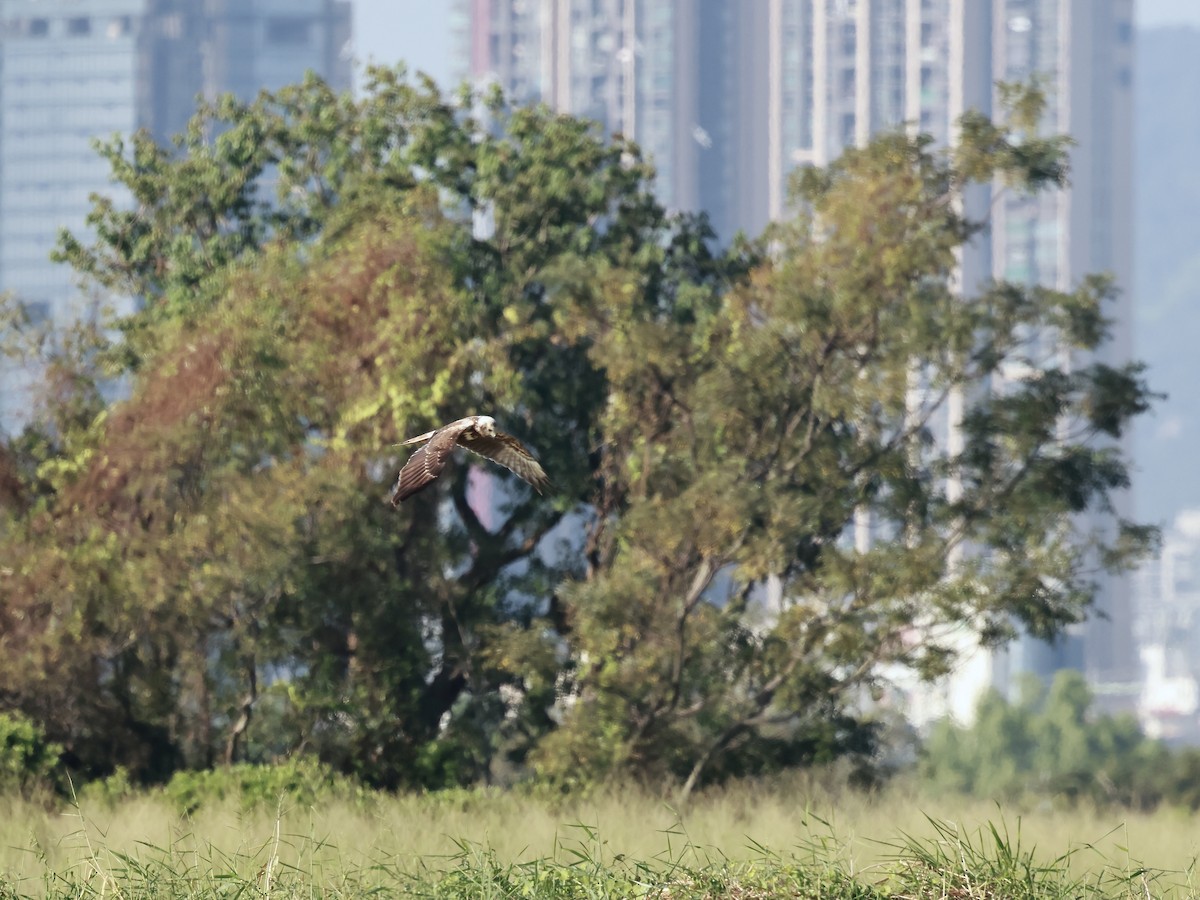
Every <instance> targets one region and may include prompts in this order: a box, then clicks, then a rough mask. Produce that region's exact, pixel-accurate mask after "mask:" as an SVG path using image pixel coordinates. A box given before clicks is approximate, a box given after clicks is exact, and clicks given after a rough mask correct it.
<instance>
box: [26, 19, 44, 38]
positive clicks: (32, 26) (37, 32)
mask: <svg viewBox="0 0 1200 900" xmlns="http://www.w3.org/2000/svg"><path fill="white" fill-rule="evenodd" d="M25 33H26V34H27V35H29V36H30V37H45V36H46V35H48V34H49V33H50V20H49V19H30V20H29V21H28V22H26V23H25Z"/></svg>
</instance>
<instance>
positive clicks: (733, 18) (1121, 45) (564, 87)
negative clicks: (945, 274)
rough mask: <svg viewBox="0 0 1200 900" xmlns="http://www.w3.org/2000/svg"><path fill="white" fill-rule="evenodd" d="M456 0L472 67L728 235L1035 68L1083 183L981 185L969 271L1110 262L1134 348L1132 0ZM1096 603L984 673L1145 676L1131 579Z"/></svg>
mask: <svg viewBox="0 0 1200 900" xmlns="http://www.w3.org/2000/svg"><path fill="white" fill-rule="evenodd" d="M455 13H456V19H457V23H456V27H457V32H458V41H459V60H460V73H459V74H461V75H463V76H466V77H470V78H472V79H474V80H476V81H480V80H486V79H492V80H495V81H496V82H498V83H499V84H500V85H501V86H502V87H503V88H504V89H505V90H506V91H507V92H508V93H509V94H510V96H512V97H514V98H516V99H517V100H522V101H530V100H540V101H544V102H546V103H549V104H550V105H552V106H554V107H555V108H558V109H560V110H563V111H567V112H572V113H576V114H581V115H588V116H592V117H594V118H596V119H597V120H599V121H600V122H601V123H602V124H603V126H604V127H605V128H606V129H607V130H609V131H611V132H618V131H619V132H623V133H624V134H626V135H627V136H630V137H633V138H634V139H636V140H637V141H638V142H639V143H640V144H641V146H642V148H643V150H644V151H645V152H646V153H647V155H648V156H649V157H650V158H651V160H652V161H653V162H654V163H655V165H656V167H657V169H658V173H659V182H658V191H659V196H660V199H661V200H662V201H663V202H664V204H666V205H667V206H668V207H670V208H674V209H703V210H705V211H707V212H708V213H709V214H710V216H711V218H712V220H713V224H714V226H715V227H716V229H717V232H718V234H719V235H720V236H721V238H723V239H728V238H730V237H731V236H732V234H733V232H734V230H735V229H737V228H743V229H745V230H746V231H747V232H749V233H757V232H759V231H760V230H761V229H762V227H763V226H764V225H765V224H766V223H767V222H768V221H769V220H771V219H775V218H779V217H781V216H783V215H784V214H785V213H786V208H787V182H788V177H789V175H790V173H791V172H792V171H793V170H794V169H795V168H796V167H798V166H803V165H810V164H815V165H822V164H825V163H827V162H829V161H830V160H832V159H833V158H834V157H836V156H837V155H838V154H839V153H840V152H841V150H842V149H843V148H845V147H847V146H851V145H854V144H862V143H865V142H866V141H867V140H868V139H869V138H870V137H871V135H873V134H875V133H877V132H879V131H880V130H882V129H889V128H899V127H908V128H912V129H919V130H920V131H923V132H926V133H929V134H931V135H932V136H933V137H934V139H935V140H936V141H937V142H939V143H943V144H945V143H948V142H950V141H952V140H953V138H954V128H955V122H956V121H957V119H958V118H959V116H961V114H962V113H963V112H964V111H966V110H968V109H972V108H974V109H978V110H981V111H983V112H985V113H989V114H996V113H998V112H999V104H998V90H997V88H996V82H998V81H1008V82H1013V81H1027V80H1029V79H1030V78H1033V77H1037V78H1039V79H1040V80H1041V83H1042V85H1043V86H1044V88H1045V90H1046V94H1047V99H1048V106H1047V110H1046V118H1045V122H1044V126H1043V127H1044V129H1045V131H1046V132H1047V133H1062V132H1065V133H1068V134H1070V135H1071V136H1072V137H1073V138H1074V139H1075V141H1076V146H1075V147H1074V148H1073V150H1072V154H1071V184H1070V186H1069V187H1068V188H1067V189H1066V190H1063V191H1060V192H1056V193H1046V194H1042V195H1039V196H1037V197H1029V196H1026V195H1023V194H1021V193H1020V192H1012V191H1006V190H1003V189H1000V188H996V189H994V190H993V189H992V188H991V187H988V186H982V187H978V188H976V189H973V190H972V191H971V192H969V193H968V194H967V196H966V197H964V200H963V202H964V204H965V206H966V210H967V212H968V214H974V215H976V216H984V215H987V214H989V213H990V217H991V226H990V228H989V229H988V231H987V232H986V233H985V234H983V235H981V236H979V237H978V238H977V239H976V240H975V241H974V242H973V243H972V244H971V245H970V246H969V247H967V248H965V249H964V251H963V253H962V256H961V259H960V265H959V270H958V273H957V279H958V281H959V284H960V287H961V289H962V290H964V291H968V292H969V291H971V290H973V289H974V288H975V287H976V286H978V285H979V284H981V283H982V282H984V281H986V280H988V279H990V278H993V277H994V278H1003V279H1008V280H1011V281H1015V282H1020V283H1025V284H1041V285H1045V286H1048V287H1052V288H1060V289H1069V288H1072V287H1074V286H1076V285H1077V284H1078V283H1079V281H1080V279H1081V278H1082V277H1083V276H1084V275H1086V274H1089V273H1094V272H1110V273H1112V274H1113V275H1114V276H1115V279H1116V283H1117V285H1118V288H1119V289H1121V290H1122V291H1125V292H1124V293H1122V294H1121V295H1120V298H1119V300H1118V301H1117V304H1116V306H1115V307H1114V308H1112V309H1110V310H1108V312H1109V315H1110V316H1111V317H1112V318H1113V319H1114V321H1115V327H1114V340H1113V341H1111V342H1110V343H1109V345H1108V346H1107V347H1106V348H1105V351H1104V352H1105V355H1106V357H1107V359H1108V361H1110V362H1120V361H1123V360H1126V359H1128V358H1129V354H1130V349H1131V348H1130V339H1129V336H1130V320H1131V316H1130V299H1129V295H1128V293H1127V289H1128V287H1129V286H1130V285H1131V283H1132V280H1131V250H1132V235H1131V233H1130V222H1131V219H1132V211H1131V194H1132V191H1131V177H1132V173H1131V149H1132V131H1133V129H1132V108H1131V93H1132V92H1131V86H1132V66H1133V0H745V2H738V3H729V2H716V0H713V2H710V0H456V7H455ZM957 402H958V404H959V405H961V399H958V400H957ZM952 407H953V404H952ZM954 416H955V410H954V409H953V408H952V409H951V410H950V414H949V417H948V418H949V420H950V422H949V423H948V425H949V427H948V428H947V434H946V437H945V439H946V440H947V441H948V442H949V443H950V445H951V449H953V445H954V442H955V441H956V439H957V438H956V434H955V429H954V427H953V424H952V423H953V419H954ZM863 524H864V531H865V530H868V527H869V523H863ZM867 539H869V536H867ZM1096 607H1097V610H1098V611H1099V612H1100V613H1101V614H1102V615H1101V616H1098V617H1094V618H1093V619H1092V620H1091V621H1090V622H1089V623H1088V624H1087V625H1086V626H1083V627H1081V628H1078V629H1075V630H1074V632H1073V633H1072V634H1071V635H1069V636H1068V637H1067V639H1066V640H1064V641H1062V642H1060V643H1059V644H1057V645H1054V646H1047V645H1045V644H1039V643H1036V642H1031V641H1021V642H1019V643H1018V644H1017V645H1016V646H1015V647H1014V648H1013V649H1012V650H1011V651H1010V652H1008V653H1007V654H1002V655H1001V656H999V657H996V658H990V657H989V658H986V659H983V660H982V662H980V661H979V660H977V661H976V662H977V665H976V668H977V670H978V672H979V673H980V678H981V679H983V680H987V681H997V680H998V681H1000V682H1004V681H1005V680H1006V679H1007V676H1008V675H1009V674H1010V673H1012V672H1015V671H1018V670H1021V671H1029V670H1032V671H1035V672H1038V673H1039V674H1046V673H1048V672H1049V671H1050V670H1053V669H1054V668H1057V667H1061V666H1064V665H1072V666H1077V667H1080V668H1083V669H1084V670H1085V671H1086V672H1087V674H1088V675H1089V677H1090V678H1091V679H1092V681H1093V682H1094V683H1096V684H1101V685H1108V684H1118V683H1127V682H1129V681H1131V680H1133V679H1134V678H1135V677H1136V658H1135V653H1134V646H1133V641H1132V628H1131V620H1130V610H1129V598H1128V586H1127V582H1126V581H1125V579H1109V580H1107V581H1105V582H1104V583H1103V584H1102V585H1101V588H1100V591H1099V593H1098V596H1097V600H1096Z"/></svg>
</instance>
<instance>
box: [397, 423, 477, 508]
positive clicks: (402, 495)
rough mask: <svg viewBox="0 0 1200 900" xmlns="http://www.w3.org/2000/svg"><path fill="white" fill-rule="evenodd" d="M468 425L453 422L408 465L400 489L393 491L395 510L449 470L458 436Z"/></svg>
mask: <svg viewBox="0 0 1200 900" xmlns="http://www.w3.org/2000/svg"><path fill="white" fill-rule="evenodd" d="M468 425H469V423H468V424H466V425H464V424H462V423H461V422H452V423H451V424H450V425H447V426H446V427H445V428H442V429H440V430H438V431H435V432H434V433H433V437H431V438H429V443H427V444H426V445H425V446H423V447H421V448H420V449H418V450H417V452H416V453H414V454H413V455H412V456H410V457H409V458H408V462H406V463H405V464H404V468H402V469H401V470H400V477H399V478H398V479H397V480H396V487H395V489H394V490H393V491H392V506H399V505H400V504H401V503H403V502H404V501H405V500H407V499H408V498H409V497H411V496H412V495H413V494H415V493H417V492H418V491H420V490H422V489H424V488H426V487H428V486H429V485H430V484H431V483H432V482H433V481H435V480H436V479H437V477H438V476H439V475H441V474H442V469H444V468H446V460H447V459H448V458H449V457H450V454H451V453H453V452H454V447H455V444H456V442H457V441H458V436H459V435H460V434H462V433H463V431H464V430H465V429H466V428H467V427H468ZM424 436H425V435H422V436H421V437H424ZM410 440H419V438H410ZM406 443H407V442H406Z"/></svg>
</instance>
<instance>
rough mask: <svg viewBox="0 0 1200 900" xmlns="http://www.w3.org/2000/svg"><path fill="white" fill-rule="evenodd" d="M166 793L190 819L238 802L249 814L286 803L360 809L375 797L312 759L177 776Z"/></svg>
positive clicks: (165, 789) (247, 764) (243, 764)
mask: <svg viewBox="0 0 1200 900" xmlns="http://www.w3.org/2000/svg"><path fill="white" fill-rule="evenodd" d="M163 792H164V793H165V795H166V797H167V799H168V800H169V801H170V802H171V803H172V804H173V805H175V806H177V807H178V808H179V809H180V810H181V811H182V812H184V813H192V812H195V811H196V810H197V809H199V808H200V807H201V806H203V805H205V804H212V803H214V802H220V801H224V800H226V799H236V800H237V801H238V805H239V806H240V807H241V808H242V809H243V810H250V809H253V808H255V807H261V806H275V805H276V804H278V803H280V802H281V801H286V802H288V803H292V804H296V805H298V806H314V805H316V804H318V803H324V802H327V801H330V800H345V801H351V802H355V803H360V802H363V801H364V800H365V799H366V798H367V797H368V796H369V795H370V791H368V790H367V789H366V788H365V787H364V786H363V785H361V784H360V783H359V782H358V781H355V780H354V779H352V778H348V777H347V776H345V775H341V774H339V773H338V772H336V771H334V770H333V769H332V768H330V767H329V766H327V765H325V764H323V763H321V762H319V761H317V760H315V759H313V758H312V757H298V758H293V759H288V760H284V761H282V762H278V763H271V764H265V765H258V764H252V763H238V764H236V765H232V766H225V767H223V768H219V769H208V770H203V771H188V772H177V773H175V775H174V776H173V777H172V778H171V780H170V781H169V782H168V783H167V785H166V786H165V787H164V788H163Z"/></svg>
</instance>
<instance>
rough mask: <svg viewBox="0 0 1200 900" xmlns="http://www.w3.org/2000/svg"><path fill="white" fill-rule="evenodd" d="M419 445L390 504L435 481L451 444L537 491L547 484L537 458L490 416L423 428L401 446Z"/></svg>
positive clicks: (398, 501)
mask: <svg viewBox="0 0 1200 900" xmlns="http://www.w3.org/2000/svg"><path fill="white" fill-rule="evenodd" d="M408 444H421V445H422V446H421V448H420V449H418V450H417V452H416V453H414V454H413V455H412V456H410V457H409V458H408V462H406V463H405V464H404V467H403V468H402V469H401V470H400V477H399V478H397V479H396V487H395V489H394V490H393V491H392V506H399V505H400V504H401V503H403V502H404V501H405V500H407V499H408V498H409V497H411V496H412V495H413V494H415V493H417V492H418V491H421V490H424V489H425V488H426V487H428V486H429V485H430V484H432V483H433V482H434V481H436V480H437V477H438V476H439V475H441V474H442V469H444V468H445V467H446V460H447V459H449V458H450V454H451V453H453V452H454V448H455V447H466V448H467V449H468V450H470V451H471V452H472V453H477V454H479V455H480V456H482V457H485V458H487V459H490V460H492V461H493V462H498V463H500V465H502V466H504V467H505V468H506V469H509V470H511V471H512V472H513V473H514V474H516V475H517V476H519V477H520V478H523V479H524V480H525V481H528V482H529V483H530V484H531V485H533V489H534V490H535V491H537V492H538V493H539V494H540V493H541V492H542V490H543V489H544V488H545V487H546V486H547V485H548V484H549V483H550V479H549V478H547V477H546V473H545V471H543V469H542V467H541V466H540V465H539V464H538V461H537V460H536V459H534V458H533V456H532V455H530V453H529V451H528V450H526V449H525V446H524V445H523V444H522V443H521V442H520V441H518V440H517V439H516V438H515V437H513V436H512V435H511V434H505V433H504V432H503V431H497V430H496V420H495V419H493V418H492V417H491V416H467V417H466V418H465V419H458V420H457V421H455V422H451V423H450V424H449V425H443V426H442V427H441V428H438V429H437V430H435V431H427V432H426V433H425V434H419V435H417V436H416V437H411V438H409V439H408V440H407V441H404V442H403V443H402V444H401V446H405V445H408Z"/></svg>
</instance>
